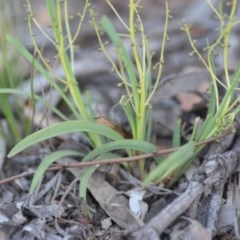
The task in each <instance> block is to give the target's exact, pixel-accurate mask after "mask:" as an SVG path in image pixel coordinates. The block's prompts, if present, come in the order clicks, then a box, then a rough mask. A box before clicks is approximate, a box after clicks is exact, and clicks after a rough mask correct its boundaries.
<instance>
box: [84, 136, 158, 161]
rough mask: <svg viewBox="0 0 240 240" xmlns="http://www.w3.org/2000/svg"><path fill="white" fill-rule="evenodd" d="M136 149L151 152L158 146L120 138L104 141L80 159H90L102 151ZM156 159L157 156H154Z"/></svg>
mask: <svg viewBox="0 0 240 240" xmlns="http://www.w3.org/2000/svg"><path fill="white" fill-rule="evenodd" d="M120 149H123V150H136V151H140V152H144V153H151V152H155V151H157V150H158V148H157V147H156V146H155V145H153V144H151V143H149V142H145V141H140V140H133V139H127V140H126V139H122V140H116V141H114V142H109V143H105V144H104V145H102V146H100V147H97V148H95V149H94V150H92V151H91V152H89V153H88V154H87V155H86V156H85V157H84V158H83V160H82V161H90V160H92V159H94V158H95V157H97V156H98V155H100V154H102V153H104V152H110V151H114V150H120ZM156 159H157V157H156Z"/></svg>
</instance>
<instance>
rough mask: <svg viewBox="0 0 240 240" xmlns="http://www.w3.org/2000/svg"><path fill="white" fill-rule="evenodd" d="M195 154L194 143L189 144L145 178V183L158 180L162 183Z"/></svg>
mask: <svg viewBox="0 0 240 240" xmlns="http://www.w3.org/2000/svg"><path fill="white" fill-rule="evenodd" d="M193 153H194V142H192V141H191V142H188V143H187V144H185V145H184V146H182V147H181V148H180V149H179V150H178V151H176V152H174V153H172V154H171V155H170V156H169V157H167V158H166V159H165V160H164V161H162V162H161V163H160V164H159V165H158V166H157V167H156V168H155V169H154V170H153V171H152V172H150V174H149V175H148V176H147V177H146V178H145V180H144V183H145V184H148V183H150V182H154V181H156V180H158V181H160V180H162V179H164V178H165V177H167V176H170V174H172V173H173V172H174V171H176V170H177V169H178V168H179V167H181V166H182V165H183V164H185V163H186V162H188V161H189V159H190V158H191V157H192V156H193Z"/></svg>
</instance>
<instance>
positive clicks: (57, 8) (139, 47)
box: [8, 0, 240, 197]
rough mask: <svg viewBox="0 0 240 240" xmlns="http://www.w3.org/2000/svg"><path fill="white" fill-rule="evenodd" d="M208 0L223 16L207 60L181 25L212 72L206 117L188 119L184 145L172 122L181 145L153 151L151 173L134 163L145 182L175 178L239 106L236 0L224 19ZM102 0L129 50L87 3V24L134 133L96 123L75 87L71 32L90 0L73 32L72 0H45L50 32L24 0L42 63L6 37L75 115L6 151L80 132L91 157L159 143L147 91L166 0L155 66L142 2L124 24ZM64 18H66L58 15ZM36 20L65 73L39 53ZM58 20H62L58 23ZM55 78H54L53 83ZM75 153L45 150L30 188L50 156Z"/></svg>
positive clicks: (159, 66) (149, 147) (133, 7)
mask: <svg viewBox="0 0 240 240" xmlns="http://www.w3.org/2000/svg"><path fill="white" fill-rule="evenodd" d="M207 2H208V4H209V6H210V7H211V8H212V9H213V11H214V13H215V14H216V15H217V16H218V18H219V22H220V32H219V37H218V39H217V40H216V41H215V42H214V43H213V44H208V45H207V48H206V51H207V53H208V59H207V61H205V60H204V58H203V57H202V55H201V54H200V53H199V51H198V50H197V48H196V46H195V42H194V40H193V39H192V38H191V35H190V30H189V29H190V26H189V25H188V24H185V25H184V27H183V30H184V31H185V32H186V34H187V36H188V38H189V41H190V45H191V46H192V48H193V53H194V54H195V55H197V56H198V58H199V59H200V60H201V61H202V63H203V64H204V66H205V67H206V68H207V69H208V71H209V73H210V75H211V78H212V84H211V99H210V103H209V109H208V114H207V117H206V119H205V120H204V121H203V124H199V121H198V120H197V119H196V121H195V124H194V126H193V131H192V135H191V137H190V139H189V141H188V143H185V144H183V145H181V142H180V134H179V133H180V124H179V123H178V124H177V125H176V126H178V127H176V131H175V134H174V139H175V140H174V145H175V146H179V149H178V150H177V151H176V152H174V153H173V154H171V155H170V156H168V157H166V158H165V159H163V158H156V160H157V167H156V168H155V169H154V170H153V171H152V172H148V170H147V168H146V165H145V160H144V159H142V161H140V162H139V165H138V166H139V172H140V177H141V178H142V179H143V180H144V184H148V183H149V182H153V181H163V180H165V181H166V179H167V178H168V179H169V178H171V182H173V181H175V180H176V179H177V178H178V177H179V176H180V175H181V174H182V173H183V172H184V171H185V170H186V168H187V167H188V166H189V165H190V164H191V162H192V160H194V157H195V156H196V155H197V154H198V153H199V151H201V150H202V148H203V147H204V145H201V146H200V145H196V143H198V142H199V141H202V140H206V139H208V138H211V137H217V136H218V135H220V134H221V133H222V131H224V130H225V129H227V128H228V127H229V126H230V125H231V124H232V122H233V121H234V119H235V116H236V114H237V113H238V112H239V108H238V107H237V103H238V101H239V99H235V98H234V93H235V91H236V86H237V83H238V81H239V77H240V67H238V68H237V69H236V71H235V74H234V75H233V76H232V77H230V76H229V74H228V46H229V37H230V34H231V30H232V28H233V27H234V25H235V24H236V20H235V17H234V16H235V13H236V4H237V0H233V3H232V5H231V13H230V15H229V16H228V17H227V18H225V15H224V14H223V13H222V12H220V11H219V10H218V9H216V8H215V7H214V6H212V4H211V3H210V1H207ZM107 3H108V5H109V6H110V7H111V8H112V9H113V11H114V12H115V13H116V14H117V16H118V17H119V20H120V21H121V22H122V23H123V25H124V27H125V29H126V33H125V35H124V38H128V39H129V41H130V45H131V48H130V51H128V50H127V48H126V46H125V45H124V41H123V38H122V35H121V34H119V33H118V32H117V31H116V30H115V28H114V26H113V24H112V23H111V22H110V21H109V19H108V18H107V17H106V16H103V17H102V19H101V21H100V23H98V21H97V18H96V15H95V12H93V11H92V10H90V12H91V16H92V24H93V27H94V29H95V31H96V35H97V37H98V40H99V43H100V48H101V50H102V52H103V53H104V54H105V56H106V57H107V59H108V60H109V61H110V63H111V64H112V67H113V69H114V72H115V73H116V74H117V75H118V77H119V79H120V81H121V84H122V85H123V86H124V88H125V90H126V95H125V96H122V98H121V100H120V104H121V106H122V108H123V111H124V113H125V115H126V118H127V120H128V123H129V125H130V128H131V132H132V136H133V139H132V140H126V139H124V138H123V136H122V135H121V134H119V133H118V132H116V131H114V130H113V129H111V128H109V127H107V126H104V125H101V124H99V123H96V122H94V120H93V119H92V116H90V115H89V114H88V110H87V108H86V106H85V105H84V101H83V95H82V92H81V89H80V88H79V86H78V84H77V81H76V79H75V76H74V71H73V70H74V40H75V38H76V35H78V34H80V30H81V24H82V21H83V18H84V16H85V14H86V11H87V8H88V6H89V2H88V0H86V5H85V8H84V10H83V13H82V15H81V17H80V19H79V28H78V30H77V32H76V33H75V34H74V35H72V32H71V31H70V26H69V18H68V11H67V7H68V4H69V3H68V2H67V1H66V0H64V1H61V3H60V1H57V2H56V3H55V2H54V1H50V0H46V4H47V7H48V14H49V16H50V19H51V25H52V30H53V37H50V36H49V35H47V34H46V32H45V31H44V30H43V29H42V28H41V27H40V26H39V24H38V23H37V21H36V19H35V18H34V15H33V10H32V9H31V5H30V3H29V1H28V0H27V6H28V10H29V11H28V12H29V16H28V25H29V29H30V33H31V35H32V41H33V45H34V47H35V51H36V52H37V54H38V57H39V58H40V62H39V61H37V59H35V58H34V57H33V56H32V55H31V54H30V53H29V52H27V51H26V50H25V49H24V47H23V46H22V45H20V44H19V42H17V41H16V40H15V39H14V38H12V37H10V36H9V37H8V40H9V41H10V42H11V43H12V44H13V45H14V46H15V47H16V48H17V49H18V50H19V52H21V53H22V54H23V55H24V56H25V57H26V58H27V59H28V60H29V61H30V62H34V63H35V65H34V66H35V68H36V69H37V70H38V71H39V72H40V73H41V74H42V75H43V76H45V77H46V79H48V80H49V82H50V83H51V85H52V86H53V87H54V88H55V89H56V90H57V91H58V92H59V94H60V95H61V96H62V98H63V100H64V101H65V102H66V104H67V105H68V106H69V109H71V111H72V113H73V115H74V116H75V119H76V120H73V121H67V118H64V122H62V123H59V124H56V125H53V126H50V127H47V128H45V129H42V130H40V131H38V132H36V133H34V134H32V135H29V136H28V137H26V138H25V139H23V140H22V141H20V142H19V143H18V144H17V145H16V146H15V147H14V148H13V149H12V150H11V151H10V153H9V157H11V156H13V155H15V154H17V153H19V152H20V151H22V150H24V149H25V148H27V147H29V146H31V145H32V144H35V143H37V142H40V141H43V140H46V139H49V138H52V137H55V136H58V135H61V134H65V133H71V132H78V131H79V132H85V133H86V135H87V136H88V138H89V142H90V143H91V144H92V147H93V149H94V150H93V151H91V152H90V153H88V154H87V155H86V156H84V157H83V159H82V161H89V160H91V159H94V158H96V157H97V156H98V158H99V159H103V158H108V157H109V155H108V154H109V152H112V151H114V150H117V149H124V150H126V151H127V153H129V155H130V156H133V155H134V154H137V155H139V154H141V153H144V152H155V151H157V147H156V146H154V144H151V143H150V141H151V123H152V116H151V111H152V109H151V98H152V96H153V95H154V93H155V91H156V89H157V87H158V84H159V81H160V78H161V73H162V67H163V63H164V48H165V43H166V39H167V25H168V18H169V10H168V3H167V1H166V2H165V4H166V5H165V6H166V19H165V26H164V31H163V32H164V34H163V41H162V47H161V52H160V57H159V63H158V64H157V65H156V66H152V53H151V51H150V49H149V43H148V39H147V37H146V34H145V31H144V27H143V24H142V21H141V17H140V15H139V1H134V0H129V21H128V23H125V22H124V21H123V19H122V18H121V17H120V16H119V15H118V13H117V12H116V10H115V8H114V7H113V5H112V4H111V2H110V1H109V0H107ZM62 10H63V11H62ZM62 18H63V19H64V21H62ZM33 23H34V24H35V25H36V26H38V27H39V29H40V30H41V32H42V33H43V34H44V35H45V36H46V38H48V39H49V41H50V42H51V43H52V44H53V47H55V49H56V50H57V57H58V60H59V63H60V64H61V66H62V67H63V70H64V73H65V78H64V79H61V78H59V76H56V74H55V72H54V69H52V68H51V66H50V65H49V64H48V62H47V61H46V60H45V59H44V57H43V56H42V53H41V50H40V48H39V46H38V45H37V43H36V39H35V38H34V32H33V30H32V24H33ZM63 23H64V24H65V25H63ZM102 31H104V32H106V33H107V35H108V36H109V38H110V39H111V41H112V43H113V45H114V46H115V48H116V55H117V58H118V63H115V62H114V61H113V59H112V57H111V55H110V54H109V53H108V51H107V48H106V45H105V43H104V42H103V40H102V36H101V32H102ZM64 32H65V34H64ZM220 44H221V45H222V47H223V48H222V49H223V56H224V59H223V61H224V67H225V75H226V76H225V77H226V79H227V84H226V86H225V89H226V93H225V95H224V97H223V99H222V100H219V94H218V88H217V85H218V83H219V80H218V79H217V77H216V73H215V65H214V57H213V55H214V52H215V51H216V47H217V46H219V45H220ZM67 51H69V52H70V57H69V55H68V54H67ZM154 67H155V68H157V70H158V74H157V79H156V80H155V81H153V79H152V76H151V72H152V70H153V68H154ZM53 77H54V78H53ZM54 79H56V81H57V82H56V81H55V80H54ZM64 90H65V91H64ZM66 90H67V92H68V93H70V95H71V97H72V99H73V102H71V101H69V98H68V97H67V95H66ZM60 115H61V114H59V116H60ZM101 136H104V137H106V138H107V139H108V141H107V142H106V141H105V138H102V137H101ZM76 154H78V153H76V152H72V151H60V152H58V153H54V154H52V155H50V156H48V157H47V158H46V159H45V160H43V162H42V163H41V164H40V166H39V168H38V170H37V172H36V174H35V176H34V179H33V182H32V187H31V191H34V189H35V188H36V185H37V183H38V182H39V180H40V178H41V177H42V175H43V173H44V171H45V170H46V169H47V167H48V166H49V165H50V164H51V163H52V162H54V161H56V159H57V158H61V157H65V156H69V155H76ZM111 157H112V155H111ZM96 168H97V166H94V167H91V168H89V169H88V171H87V172H86V174H85V175H84V176H82V178H81V188H80V193H81V196H83V197H86V187H87V180H88V178H89V177H90V175H91V174H92V172H94V171H95V169H96Z"/></svg>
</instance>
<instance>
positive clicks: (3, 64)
mask: <svg viewBox="0 0 240 240" xmlns="http://www.w3.org/2000/svg"><path fill="white" fill-rule="evenodd" d="M16 4H17V3H16ZM11 5H12V2H6V1H0V20H1V21H0V49H1V52H0V59H1V61H0V98H1V104H0V112H1V113H2V114H3V116H4V118H5V119H6V123H7V124H4V122H3V121H1V124H0V134H1V135H2V136H3V137H4V138H5V140H6V141H7V143H8V145H9V146H12V145H14V144H15V143H16V142H18V141H20V140H21V139H22V137H23V136H26V135H28V134H29V132H30V131H31V126H32V124H31V121H29V120H28V119H27V118H26V117H24V114H23V107H24V106H23V104H22V105H21V104H19V101H18V99H17V98H16V97H14V96H12V95H11V94H10V93H11V92H12V91H15V88H16V87H17V86H18V85H19V84H21V83H22V81H23V78H24V74H25V73H24V64H23V63H22V57H21V56H19V54H18V53H17V52H16V51H15V50H14V49H13V48H12V47H11V46H10V45H9V43H8V42H7V40H6V35H7V34H8V33H10V32H11V33H14V34H15V36H18V37H19V38H21V33H20V32H21V30H22V28H21V26H19V24H18V21H19V19H20V18H21V14H20V11H19V8H18V7H16V8H12V6H11ZM22 103H23V101H22ZM13 106H14V107H13ZM19 123H20V124H21V126H19Z"/></svg>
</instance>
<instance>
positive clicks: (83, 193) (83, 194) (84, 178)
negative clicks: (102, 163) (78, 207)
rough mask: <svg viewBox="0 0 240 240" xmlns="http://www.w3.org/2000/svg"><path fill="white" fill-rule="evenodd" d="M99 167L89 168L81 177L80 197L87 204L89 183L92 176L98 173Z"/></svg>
mask: <svg viewBox="0 0 240 240" xmlns="http://www.w3.org/2000/svg"><path fill="white" fill-rule="evenodd" d="M96 169H97V166H91V167H89V168H88V169H87V170H86V171H85V172H84V174H83V176H82V177H81V181H80V185H79V196H80V198H83V199H84V201H85V202H86V199H87V187H88V181H89V179H90V177H91V176H92V174H93V173H94V172H95V171H96Z"/></svg>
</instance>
